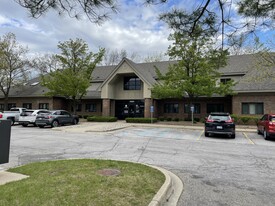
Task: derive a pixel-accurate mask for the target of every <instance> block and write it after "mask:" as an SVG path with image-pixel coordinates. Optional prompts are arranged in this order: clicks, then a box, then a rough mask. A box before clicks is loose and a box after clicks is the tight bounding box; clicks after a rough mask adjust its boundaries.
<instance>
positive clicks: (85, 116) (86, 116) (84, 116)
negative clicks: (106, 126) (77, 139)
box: [82, 114, 92, 119]
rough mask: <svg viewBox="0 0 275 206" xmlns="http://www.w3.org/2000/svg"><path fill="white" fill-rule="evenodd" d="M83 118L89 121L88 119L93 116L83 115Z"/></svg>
mask: <svg viewBox="0 0 275 206" xmlns="http://www.w3.org/2000/svg"><path fill="white" fill-rule="evenodd" d="M82 117H83V118H84V119H87V118H88V117H92V116H89V115H87V114H85V115H83V116H82Z"/></svg>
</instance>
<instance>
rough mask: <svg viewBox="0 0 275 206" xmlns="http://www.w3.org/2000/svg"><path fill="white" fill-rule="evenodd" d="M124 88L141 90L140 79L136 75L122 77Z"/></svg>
mask: <svg viewBox="0 0 275 206" xmlns="http://www.w3.org/2000/svg"><path fill="white" fill-rule="evenodd" d="M124 90H141V80H140V79H139V78H138V77H124Z"/></svg>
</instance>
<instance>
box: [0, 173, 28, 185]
mask: <svg viewBox="0 0 275 206" xmlns="http://www.w3.org/2000/svg"><path fill="white" fill-rule="evenodd" d="M28 177H29V176H27V175H22V174H17V173H12V172H6V171H0V185H4V184H6V183H9V182H14V181H19V180H22V179H25V178H28Z"/></svg>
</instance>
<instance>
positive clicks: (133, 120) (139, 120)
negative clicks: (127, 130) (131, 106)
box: [125, 117, 158, 123]
mask: <svg viewBox="0 0 275 206" xmlns="http://www.w3.org/2000/svg"><path fill="white" fill-rule="evenodd" d="M125 120H126V122H127V123H151V118H131V117H128V118H126V119H125ZM152 121H153V122H154V123H155V122H157V121H158V119H157V118H152Z"/></svg>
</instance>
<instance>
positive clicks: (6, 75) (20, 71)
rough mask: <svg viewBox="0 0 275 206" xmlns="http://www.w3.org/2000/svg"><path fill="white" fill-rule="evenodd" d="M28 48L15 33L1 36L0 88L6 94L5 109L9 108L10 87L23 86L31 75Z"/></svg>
mask: <svg viewBox="0 0 275 206" xmlns="http://www.w3.org/2000/svg"><path fill="white" fill-rule="evenodd" d="M27 51H28V49H27V48H24V47H23V46H21V45H20V44H19V43H18V42H17V41H16V36H15V34H13V33H7V34H5V35H3V36H2V37H0V90H1V92H2V93H3V95H4V109H5V110H7V109H8V99H9V93H10V89H11V88H12V87H14V86H22V85H23V83H24V82H26V81H27V79H28V76H29V69H30V67H29V61H28V60H27V58H26V56H25V55H26V53H27Z"/></svg>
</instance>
